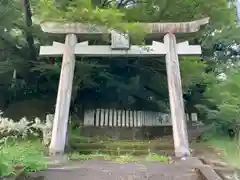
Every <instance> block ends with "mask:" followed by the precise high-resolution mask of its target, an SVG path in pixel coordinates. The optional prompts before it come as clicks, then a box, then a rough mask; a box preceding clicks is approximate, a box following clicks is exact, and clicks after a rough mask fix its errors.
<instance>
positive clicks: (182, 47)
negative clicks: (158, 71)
mask: <svg viewBox="0 0 240 180" xmlns="http://www.w3.org/2000/svg"><path fill="white" fill-rule="evenodd" d="M196 22H198V23H199V24H198V23H189V24H187V23H184V25H183V24H180V23H179V24H175V26H174V25H173V24H171V25H170V26H167V27H166V26H165V27H162V30H163V29H164V31H165V36H164V45H165V48H166V68H167V79H168V91H169V101H170V110H171V119H172V128H173V138H174V149H175V156H176V157H179V158H184V157H188V156H190V151H189V142H188V133H187V122H186V116H185V108H184V101H183V91H182V83H181V75H180V67H179V59H178V55H183V54H184V55H196V52H193V51H192V50H191V49H196V50H197V49H199V55H200V54H201V47H200V46H191V45H189V44H188V42H187V41H186V42H183V43H178V44H177V42H176V36H175V33H190V32H194V31H195V32H196V31H198V30H199V28H200V26H201V25H203V24H206V22H208V19H205V21H200V22H199V21H196ZM167 29H168V32H166V30H167ZM189 31H190V32H189ZM190 47H191V48H190ZM194 47H196V48H194ZM197 52H198V50H197Z"/></svg>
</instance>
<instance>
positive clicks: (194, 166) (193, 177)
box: [38, 158, 221, 180]
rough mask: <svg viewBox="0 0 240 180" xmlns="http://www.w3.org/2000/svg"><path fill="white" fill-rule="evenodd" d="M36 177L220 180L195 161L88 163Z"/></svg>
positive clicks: (47, 179) (52, 179)
mask: <svg viewBox="0 0 240 180" xmlns="http://www.w3.org/2000/svg"><path fill="white" fill-rule="evenodd" d="M39 176H42V178H43V179H45V180H68V179H69V180H221V178H220V177H219V176H218V175H217V174H216V173H215V172H214V171H213V169H212V168H211V167H210V166H208V165H204V164H202V162H201V161H200V160H198V159H197V158H188V159H186V160H178V161H176V162H175V163H173V164H165V163H160V162H138V163H136V162H135V163H134V162H131V163H116V162H112V161H104V160H88V161H82V162H71V163H68V164H66V165H61V166H58V167H52V168H49V169H48V170H47V171H45V172H42V173H40V174H38V177H39Z"/></svg>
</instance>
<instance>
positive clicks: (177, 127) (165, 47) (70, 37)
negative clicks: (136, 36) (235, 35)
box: [40, 18, 209, 157]
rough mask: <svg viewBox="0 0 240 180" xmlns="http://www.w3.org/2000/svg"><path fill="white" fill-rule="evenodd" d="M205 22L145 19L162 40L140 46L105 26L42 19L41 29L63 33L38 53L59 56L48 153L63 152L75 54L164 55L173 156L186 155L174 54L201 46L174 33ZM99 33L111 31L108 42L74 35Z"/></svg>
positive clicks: (197, 52) (189, 30)
mask: <svg viewBox="0 0 240 180" xmlns="http://www.w3.org/2000/svg"><path fill="white" fill-rule="evenodd" d="M208 22H209V18H204V19H201V20H196V21H192V22H182V23H146V24H144V26H143V27H148V29H149V30H150V34H149V35H148V36H150V37H153V38H152V39H154V37H158V38H159V36H164V38H163V39H164V42H163V43H162V42H157V41H153V42H152V45H151V46H144V47H141V46H135V45H133V46H131V45H130V42H129V38H128V37H126V35H123V34H120V33H117V32H116V31H113V30H109V29H107V28H106V27H100V26H93V25H86V24H80V23H68V24H61V23H53V22H45V23H42V24H41V28H42V30H43V31H44V32H47V33H51V34H58V35H65V44H62V43H58V42H53V45H52V46H41V48H40V56H47V57H50V56H51V57H56V56H63V59H62V67H61V75H60V80H59V87H58V94H57V102H56V109H55V115H54V122H53V130H52V139H51V144H50V153H51V154H52V155H55V154H58V153H60V154H61V153H64V147H65V140H66V133H67V124H68V118H69V108H70V101H71V92H72V83H73V76H74V67H75V55H77V56H83V57H94V56H95V57H102V56H108V57H109V56H125V57H126V56H141V57H159V56H166V67H167V77H168V89H169V99H170V109H171V118H172V127H173V137H174V147H175V155H176V156H177V157H183V156H188V155H189V154H190V153H189V147H188V146H189V143H188V137H187V128H186V117H185V112H184V103H183V93H182V85H181V76H180V69H179V60H178V55H200V54H201V47H200V46H198V45H189V43H188V41H186V42H181V43H177V42H176V36H175V34H189V33H195V32H197V31H198V30H199V29H200V26H201V25H205V24H207V23H208ZM103 34H111V46H109V45H88V41H84V42H80V43H78V38H77V37H78V36H83V35H103Z"/></svg>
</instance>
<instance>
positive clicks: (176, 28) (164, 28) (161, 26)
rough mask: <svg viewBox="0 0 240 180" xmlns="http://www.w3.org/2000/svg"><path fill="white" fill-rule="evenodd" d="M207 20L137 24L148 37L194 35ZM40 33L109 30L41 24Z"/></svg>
mask: <svg viewBox="0 0 240 180" xmlns="http://www.w3.org/2000/svg"><path fill="white" fill-rule="evenodd" d="M208 22H209V18H208V17H207V18H203V19H200V20H195V21H190V22H178V23H139V25H142V26H143V27H144V28H146V29H147V30H148V31H149V35H155V34H166V33H168V32H171V33H177V34H186V33H195V32H197V31H199V29H200V27H201V26H202V25H205V24H208ZM41 28H42V31H44V32H47V33H52V34H59V35H63V34H76V35H84V34H85V35H86V34H91V35H93V34H110V30H109V29H108V28H107V27H104V26H97V25H92V24H82V23H56V22H43V23H41Z"/></svg>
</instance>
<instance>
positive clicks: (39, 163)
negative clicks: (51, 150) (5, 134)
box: [0, 141, 47, 176]
mask: <svg viewBox="0 0 240 180" xmlns="http://www.w3.org/2000/svg"><path fill="white" fill-rule="evenodd" d="M46 168H47V161H46V159H45V156H44V148H43V146H42V145H41V143H40V142H37V141H27V142H26V141H24V142H16V143H14V142H12V143H7V144H5V145H2V146H1V148H0V176H9V175H14V174H16V173H17V172H18V171H26V172H36V171H41V170H43V169H46Z"/></svg>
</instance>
